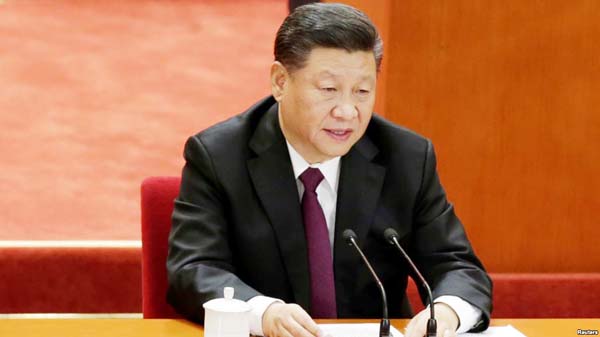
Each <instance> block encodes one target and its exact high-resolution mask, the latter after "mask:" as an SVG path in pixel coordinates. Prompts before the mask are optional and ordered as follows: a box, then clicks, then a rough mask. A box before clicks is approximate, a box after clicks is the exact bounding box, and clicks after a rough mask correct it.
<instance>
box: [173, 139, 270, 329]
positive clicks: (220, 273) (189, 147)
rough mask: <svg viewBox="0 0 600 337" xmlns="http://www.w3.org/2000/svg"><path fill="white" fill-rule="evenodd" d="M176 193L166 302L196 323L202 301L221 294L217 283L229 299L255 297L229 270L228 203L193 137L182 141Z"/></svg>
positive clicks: (207, 158) (201, 312) (206, 154)
mask: <svg viewBox="0 0 600 337" xmlns="http://www.w3.org/2000/svg"><path fill="white" fill-rule="evenodd" d="M184 157H185V160H186V164H185V166H184V168H183V172H182V177H181V188H180V192H179V196H178V197H177V199H176V200H175V205H174V210H173V216H172V227H171V233H170V235H169V254H168V257H167V272H168V281H169V289H168V293H167V300H168V302H169V303H170V304H171V305H172V306H173V307H174V308H175V309H176V310H177V312H179V313H180V314H182V315H183V316H185V317H187V318H188V319H191V320H193V321H197V322H202V321H203V319H204V310H203V308H202V304H203V303H204V302H206V301H208V300H211V299H213V298H218V297H223V287H225V286H232V287H234V288H235V297H236V298H238V299H241V300H244V301H246V300H248V299H250V298H252V297H254V296H257V295H261V294H260V293H259V292H257V291H256V290H254V289H253V288H251V287H250V286H248V285H247V284H245V283H244V282H243V281H242V280H240V279H239V278H238V277H237V276H236V274H235V272H236V271H235V268H234V266H233V263H232V253H231V249H230V243H229V240H228V227H229V226H228V221H227V214H228V206H227V205H228V201H227V197H226V194H225V191H224V189H223V187H222V185H221V184H220V182H219V178H218V172H217V171H216V170H215V167H214V165H213V162H212V160H211V157H210V154H209V152H208V151H207V149H206V147H205V146H204V145H203V144H202V142H201V140H200V138H199V137H198V136H195V137H191V138H189V139H188V141H187V143H186V145H185V150H184Z"/></svg>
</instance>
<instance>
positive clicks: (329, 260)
mask: <svg viewBox="0 0 600 337" xmlns="http://www.w3.org/2000/svg"><path fill="white" fill-rule="evenodd" d="M381 58H382V45H381V40H380V38H379V36H378V34H377V31H376V29H375V27H374V26H373V25H372V23H371V22H370V21H369V19H368V18H367V17H366V16H365V15H364V14H363V13H362V12H360V11H357V10H356V9H354V8H352V7H349V6H345V5H339V4H311V5H307V6H302V7H299V8H298V9H296V10H295V11H294V12H293V13H292V14H290V16H288V17H287V18H286V20H285V21H284V23H283V24H282V26H281V27H280V29H279V31H278V33H277V37H276V41H275V62H274V63H273V65H272V67H271V87H272V96H270V97H267V98H265V99H263V100H261V101H259V102H258V103H256V104H255V105H254V106H252V107H251V108H250V109H248V110H247V111H246V112H244V113H242V114H241V115H238V116H236V117H234V118H232V119H229V120H227V121H225V122H222V123H220V124H218V125H216V126H213V127H211V128H209V129H207V130H205V131H203V132H200V133H199V134H197V135H195V136H193V137H190V138H189V140H188V141H187V143H186V146H185V153H184V155H185V159H186V165H185V167H184V169H183V174H182V183H181V191H180V194H179V197H178V198H177V200H176V201H175V209H174V212H173V227H172V230H171V235H170V250H169V256H168V261H167V268H168V275H169V283H170V287H169V292H168V300H169V302H170V303H171V304H172V305H173V306H174V307H175V308H176V309H177V311H178V312H180V313H181V314H183V315H185V316H186V317H188V318H190V319H193V320H197V321H201V320H202V317H203V313H204V312H203V309H202V304H203V303H204V302H205V301H208V300H210V299H213V298H217V297H222V291H223V287H225V286H232V287H234V288H235V295H236V296H235V297H236V298H239V299H242V300H245V301H248V303H249V304H250V306H251V308H252V317H253V318H252V320H251V332H252V333H253V334H258V335H265V336H273V337H275V336H286V337H287V336H307V337H308V336H318V335H319V334H320V332H319V329H318V326H317V325H316V324H315V322H314V321H313V320H312V318H327V317H339V318H350V317H363V318H367V317H380V316H381V315H382V312H381V302H380V297H379V296H380V295H379V292H378V288H377V286H376V284H375V282H374V281H373V279H372V278H371V276H370V274H369V272H368V270H367V269H366V267H365V266H364V265H363V264H362V263H361V261H360V260H359V257H358V256H357V254H356V252H354V251H353V250H352V248H351V247H349V246H348V245H346V244H345V242H344V240H343V238H342V235H341V233H342V232H343V231H344V230H345V229H348V228H349V229H353V230H354V231H355V232H356V233H357V235H358V242H359V244H360V245H361V246H362V248H363V249H364V251H365V254H366V255H367V256H368V257H369V259H370V260H371V262H372V264H373V266H374V269H375V270H376V272H377V273H378V274H379V276H380V278H381V279H382V282H383V284H384V286H385V288H386V290H387V293H388V302H389V312H390V315H391V316H392V317H409V316H410V315H411V314H412V313H411V310H410V306H409V305H408V302H407V301H406V298H405V288H406V282H407V276H408V275H409V274H410V269H409V268H408V266H407V265H406V264H405V263H404V262H402V258H401V257H400V256H399V254H398V253H397V252H396V251H395V250H394V248H393V247H392V246H390V245H389V244H387V243H386V242H385V241H384V239H383V231H384V230H385V229H386V228H389V227H391V228H394V229H395V230H396V231H397V232H398V233H399V236H400V243H401V244H402V245H403V246H404V247H405V248H406V249H407V250H408V252H409V255H411V256H412V258H413V259H414V260H415V261H416V264H417V265H418V266H419V268H421V270H422V273H423V274H424V276H425V278H426V279H427V280H428V281H429V282H430V284H431V285H432V288H433V296H434V300H435V303H436V304H435V309H436V316H437V317H436V318H437V320H438V336H454V335H455V333H456V331H457V330H458V331H467V330H471V329H473V330H481V329H485V328H486V327H487V325H488V323H489V316H490V311H491V281H490V279H489V277H488V276H487V274H486V272H485V270H484V269H483V266H482V265H481V263H480V262H479V260H478V259H477V257H476V256H475V254H474V252H473V250H472V248H471V245H470V243H469V241H468V239H467V237H466V234H465V232H464V229H463V226H462V224H461V223H460V221H459V220H458V218H457V217H456V215H455V214H454V210H453V207H452V205H451V204H450V203H449V202H448V201H447V199H446V195H445V192H444V190H443V188H442V186H441V184H440V182H439V178H438V175H437V172H436V161H435V154H434V151H433V147H432V145H431V143H430V141H429V140H427V139H425V138H423V137H421V136H419V135H417V134H415V133H413V132H411V131H409V130H407V129H405V128H402V127H400V126H397V125H394V124H393V123H391V122H388V121H386V120H384V119H383V118H381V117H378V116H373V106H374V100H375V89H376V77H377V72H378V69H379V66H380V64H381ZM311 316H312V318H311ZM427 318H428V311H427V310H424V311H423V312H421V313H419V314H417V315H416V316H415V317H414V318H413V319H412V320H411V322H410V323H409V325H408V328H407V332H406V335H407V336H409V337H413V336H422V335H423V334H424V332H425V325H426V321H427Z"/></svg>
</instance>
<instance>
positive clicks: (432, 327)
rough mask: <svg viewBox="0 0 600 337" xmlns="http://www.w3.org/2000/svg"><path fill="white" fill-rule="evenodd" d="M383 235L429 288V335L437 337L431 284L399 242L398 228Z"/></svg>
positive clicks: (389, 229) (384, 232)
mask: <svg viewBox="0 0 600 337" xmlns="http://www.w3.org/2000/svg"><path fill="white" fill-rule="evenodd" d="M383 236H384V238H385V240H386V241H387V242H389V243H390V244H391V245H393V246H395V247H396V248H398V250H399V251H400V252H401V253H402V255H403V256H404V259H405V260H406V261H408V264H410V267H411V268H412V270H413V271H414V272H415V274H417V277H418V278H419V281H420V282H421V284H422V285H423V286H424V287H425V289H426V290H427V296H428V297H429V311H430V318H429V320H428V321H427V337H436V334H437V322H436V320H435V311H434V310H433V295H432V294H431V288H429V284H428V283H427V281H425V278H424V277H423V275H421V272H419V269H417V266H416V265H415V264H414V263H413V261H412V259H411V258H410V256H408V254H406V252H405V251H404V249H402V246H400V242H398V232H396V230H394V229H393V228H388V229H386V230H385V231H383Z"/></svg>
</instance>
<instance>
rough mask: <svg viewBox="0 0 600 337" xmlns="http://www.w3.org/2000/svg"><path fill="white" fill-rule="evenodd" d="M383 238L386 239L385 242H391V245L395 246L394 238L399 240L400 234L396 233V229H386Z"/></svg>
mask: <svg viewBox="0 0 600 337" xmlns="http://www.w3.org/2000/svg"><path fill="white" fill-rule="evenodd" d="M383 237H384V238H385V241H387V242H389V243H390V244H392V245H393V244H394V238H396V239H398V232H396V230H395V229H393V228H392V227H390V228H388V229H386V230H384V231H383Z"/></svg>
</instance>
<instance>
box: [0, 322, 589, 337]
mask: <svg viewBox="0 0 600 337" xmlns="http://www.w3.org/2000/svg"><path fill="white" fill-rule="evenodd" d="M319 322H322V323H331V322H376V321H373V320H338V321H328V320H323V321H319ZM407 322H408V320H400V319H395V320H392V324H393V325H394V326H395V327H396V328H398V329H399V330H400V331H403V329H404V327H405V326H406V324H407ZM507 324H511V325H512V326H514V327H515V328H517V329H519V331H521V332H523V333H524V334H525V335H526V336H527V337H569V336H578V335H577V329H595V330H600V319H496V320H493V321H492V325H507ZM0 336H2V337H13V336H14V337H16V336H19V337H50V336H52V337H54V336H56V337H120V336H127V337H136V336H140V337H192V336H193V337H201V336H202V327H201V326H199V325H195V324H193V323H190V322H187V321H183V320H172V319H3V320H0Z"/></svg>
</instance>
